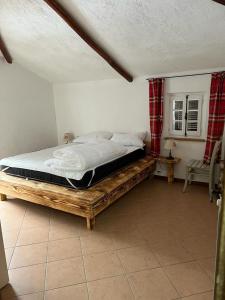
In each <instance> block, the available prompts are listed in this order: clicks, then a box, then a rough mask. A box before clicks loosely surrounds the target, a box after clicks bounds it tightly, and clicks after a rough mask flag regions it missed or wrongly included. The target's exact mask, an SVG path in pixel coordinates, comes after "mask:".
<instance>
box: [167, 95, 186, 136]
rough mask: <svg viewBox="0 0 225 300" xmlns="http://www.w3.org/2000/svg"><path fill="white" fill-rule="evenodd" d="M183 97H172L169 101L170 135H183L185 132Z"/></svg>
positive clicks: (184, 104)
mask: <svg viewBox="0 0 225 300" xmlns="http://www.w3.org/2000/svg"><path fill="white" fill-rule="evenodd" d="M185 109H186V103H185V96H184V95H183V94H180V95H173V96H172V97H171V99H170V114H171V115H170V133H171V134H173V135H181V136H182V135H184V132H185Z"/></svg>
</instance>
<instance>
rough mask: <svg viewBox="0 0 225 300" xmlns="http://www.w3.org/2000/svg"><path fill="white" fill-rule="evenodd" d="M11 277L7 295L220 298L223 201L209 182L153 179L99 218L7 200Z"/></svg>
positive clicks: (58, 299) (3, 210)
mask: <svg viewBox="0 0 225 300" xmlns="http://www.w3.org/2000/svg"><path fill="white" fill-rule="evenodd" d="M0 218H1V222H2V229H3V235H4V241H5V248H6V256H7V262H8V266H9V277H10V284H11V285H9V286H8V287H6V288H4V289H3V290H2V291H1V297H2V298H1V299H2V300H5V299H12V300H13V299H14V300H16V299H19V300H43V299H46V300H73V299H74V300H84V299H90V300H101V299H102V300H103V299H104V300H114V299H115V300H131V299H141V300H145V299H146V300H172V299H180V300H181V299H182V300H212V299H213V296H212V289H213V271H214V260H215V245H216V220H217V208H216V205H215V204H212V203H209V201H208V191H207V187H205V186H199V185H192V186H191V187H190V188H189V190H188V192H187V193H185V194H183V193H182V184H181V183H174V184H173V185H168V184H167V183H166V182H165V181H162V180H159V179H153V180H152V181H149V180H148V181H145V182H143V183H141V184H140V185H138V186H137V187H136V188H135V189H133V190H132V191H131V192H129V193H128V194H127V195H126V196H124V197H123V198H122V199H120V200H119V201H118V202H117V203H115V204H114V205H113V206H111V207H110V208H108V210H106V211H105V212H104V213H102V214H101V215H99V216H98V217H97V220H96V228H95V229H94V231H92V232H90V231H88V230H87V229H86V224H85V220H84V219H82V218H79V217H76V216H71V215H69V214H64V213H62V212H58V211H55V210H52V209H48V208H44V207H41V206H37V205H33V204H31V203H27V202H24V201H22V200H15V199H12V200H8V201H6V202H1V203H0Z"/></svg>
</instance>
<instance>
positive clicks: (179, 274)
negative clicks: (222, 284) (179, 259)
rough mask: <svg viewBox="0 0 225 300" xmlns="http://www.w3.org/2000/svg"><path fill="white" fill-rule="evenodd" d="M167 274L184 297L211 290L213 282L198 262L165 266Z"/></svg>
mask: <svg viewBox="0 0 225 300" xmlns="http://www.w3.org/2000/svg"><path fill="white" fill-rule="evenodd" d="M164 270H165V272H166V274H167V275H168V277H169V278H170V280H171V282H172V283H173V284H174V286H175V287H176V289H177V290H178V292H179V293H180V295H181V296H182V297H184V296H190V295H192V294H197V293H203V292H206V291H210V290H212V288H213V282H212V280H210V279H209V278H208V276H207V275H206V274H205V272H204V271H203V270H202V269H201V268H200V266H199V265H198V264H197V263H196V262H189V263H184V264H178V265H173V266H169V267H165V268H164Z"/></svg>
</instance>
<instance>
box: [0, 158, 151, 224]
mask: <svg viewBox="0 0 225 300" xmlns="http://www.w3.org/2000/svg"><path fill="white" fill-rule="evenodd" d="M154 171H155V160H154V159H153V158H151V157H150V156H145V157H144V158H142V159H139V160H137V161H136V162H134V163H132V164H129V165H127V166H126V167H124V168H122V169H120V170H118V171H116V172H115V173H113V174H111V175H110V176H108V177H106V178H105V179H103V180H102V181H100V182H99V183H97V184H95V185H94V186H92V187H91V188H89V189H87V190H74V189H71V188H65V187H61V186H57V185H54V184H48V183H43V182H38V181H34V180H26V179H24V178H18V177H14V176H10V175H6V174H5V173H4V172H0V200H2V201H4V200H7V196H12V197H15V198H19V199H23V200H26V201H29V202H33V203H37V204H41V205H44V206H48V207H51V208H55V209H58V210H61V211H64V212H68V213H71V214H74V215H78V216H81V217H84V218H86V220H87V228H88V229H92V228H93V226H94V224H95V217H96V216H97V215H98V214H99V213H100V212H102V211H103V210H105V209H106V208H107V207H108V206H109V205H111V204H112V203H113V202H115V201H116V200H117V199H119V198H120V197H121V196H123V195H124V194H126V193H127V192H128V191H129V190H131V189H132V188H133V187H134V186H136V185H137V184H138V183H140V182H141V181H143V180H144V179H146V178H148V177H149V176H150V175H151V174H153V172H154Z"/></svg>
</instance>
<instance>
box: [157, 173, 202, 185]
mask: <svg viewBox="0 0 225 300" xmlns="http://www.w3.org/2000/svg"><path fill="white" fill-rule="evenodd" d="M154 177H155V178H157V179H160V180H162V181H167V176H160V175H154ZM174 181H175V182H182V183H184V179H182V178H174ZM191 184H196V185H203V186H208V183H207V182H202V181H192V183H191Z"/></svg>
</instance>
